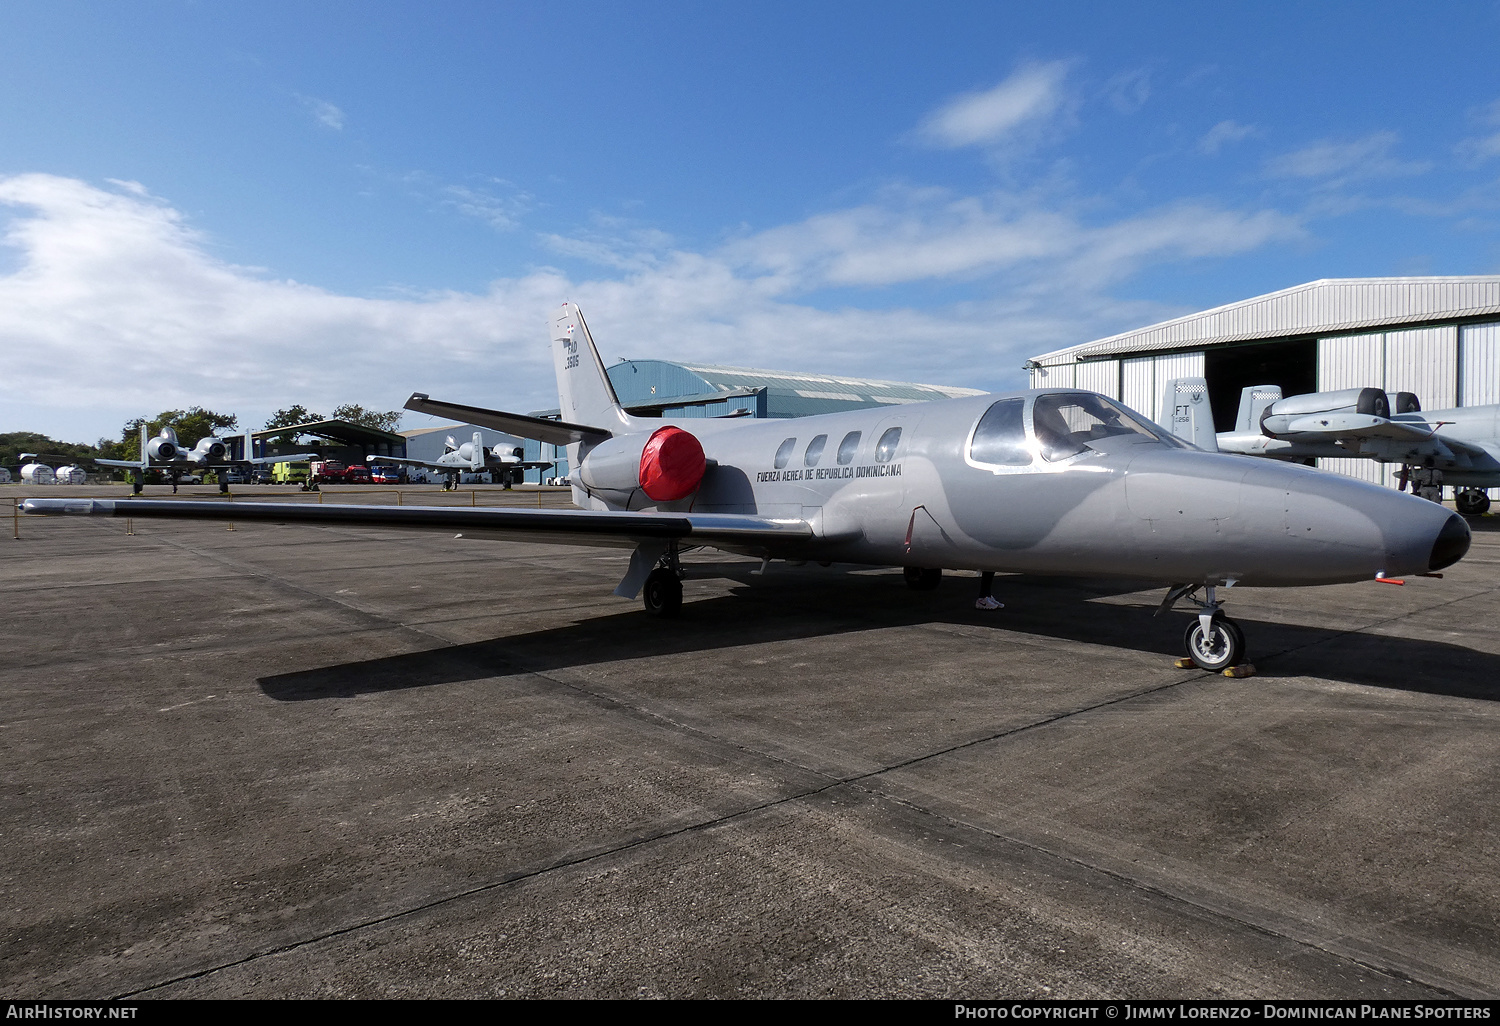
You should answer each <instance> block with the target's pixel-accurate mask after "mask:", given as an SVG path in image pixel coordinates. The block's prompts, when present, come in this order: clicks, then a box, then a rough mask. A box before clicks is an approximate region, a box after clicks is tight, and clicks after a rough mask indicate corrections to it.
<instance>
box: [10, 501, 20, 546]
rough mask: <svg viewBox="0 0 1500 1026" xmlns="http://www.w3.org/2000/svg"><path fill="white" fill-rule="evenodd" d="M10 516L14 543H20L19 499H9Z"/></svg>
mask: <svg viewBox="0 0 1500 1026" xmlns="http://www.w3.org/2000/svg"><path fill="white" fill-rule="evenodd" d="M10 516H11V520H13V521H14V522H15V523H14V525H13V526H14V527H15V532H16V541H20V540H21V500H20V499H11V500H10Z"/></svg>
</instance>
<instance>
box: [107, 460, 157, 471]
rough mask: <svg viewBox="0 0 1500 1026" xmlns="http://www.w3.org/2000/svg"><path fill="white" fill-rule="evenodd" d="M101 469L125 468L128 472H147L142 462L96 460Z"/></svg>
mask: <svg viewBox="0 0 1500 1026" xmlns="http://www.w3.org/2000/svg"><path fill="white" fill-rule="evenodd" d="M94 462H95V463H97V464H99V465H100V466H101V467H124V468H125V469H127V470H147V469H149V468H148V467H147V466H146V464H145V463H144V462H143V461H141V460H95V461H94Z"/></svg>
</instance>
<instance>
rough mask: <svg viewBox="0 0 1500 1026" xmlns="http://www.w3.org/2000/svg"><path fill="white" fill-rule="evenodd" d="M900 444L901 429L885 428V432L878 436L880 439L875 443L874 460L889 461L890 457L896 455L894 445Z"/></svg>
mask: <svg viewBox="0 0 1500 1026" xmlns="http://www.w3.org/2000/svg"><path fill="white" fill-rule="evenodd" d="M900 444H901V429H900V428H898V427H893V428H887V429H886V432H885V434H883V435H881V436H880V441H879V442H876V443H875V462H876V463H889V462H890V461H891V457H892V456H894V455H896V446H898V445H900Z"/></svg>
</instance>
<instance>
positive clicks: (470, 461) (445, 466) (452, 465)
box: [365, 431, 552, 492]
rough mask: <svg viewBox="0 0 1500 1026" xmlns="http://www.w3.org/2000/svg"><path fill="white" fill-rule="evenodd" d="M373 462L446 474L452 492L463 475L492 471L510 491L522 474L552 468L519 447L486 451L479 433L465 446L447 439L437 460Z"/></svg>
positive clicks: (399, 458) (446, 484)
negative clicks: (397, 464)
mask: <svg viewBox="0 0 1500 1026" xmlns="http://www.w3.org/2000/svg"><path fill="white" fill-rule="evenodd" d="M365 459H366V461H367V462H370V463H400V464H403V465H404V466H408V467H421V468H422V469H424V470H430V471H433V472H434V473H438V474H441V475H443V491H445V492H446V491H451V490H452V489H454V488H457V487H458V479H459V477H460V475H463V474H478V473H481V472H483V471H486V470H487V471H489V472H490V473H491V474H493V475H494V477H495V480H496V481H498V482H499V483H500V484H503V485H504V486H505V487H507V488H509V487H510V486H511V485H513V484H520V483H521V480H522V475H523V474H525V473H526V471H528V470H546V469H547V468H548V467H550V466H552V464H551V463H545V462H539V461H536V460H527V459H526V456H525V452H524V450H522V449H520V448H515V449H507V448H506V447H505V446H503V445H497V446H495V447H494V448H492V449H487V448H485V445H484V436H483V435H482V434H480V433H479V432H478V431H476V432H474V440H473V441H472V442H465V443H463V444H462V445H459V444H457V443H456V442H454V440H453V436H452V435H449V436H448V442H447V445H445V446H444V447H443V454H442V455H441V456H439V457H438V458H437V459H436V460H417V459H411V458H409V457H406V456H367V457H365Z"/></svg>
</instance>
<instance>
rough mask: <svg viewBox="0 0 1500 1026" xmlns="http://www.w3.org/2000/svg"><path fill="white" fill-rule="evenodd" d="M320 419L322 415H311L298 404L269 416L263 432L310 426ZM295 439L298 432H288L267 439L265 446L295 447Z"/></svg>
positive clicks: (311, 413) (305, 408) (304, 407)
mask: <svg viewBox="0 0 1500 1026" xmlns="http://www.w3.org/2000/svg"><path fill="white" fill-rule="evenodd" d="M322 419H323V415H322V414H321V413H313V412H311V411H310V410H309V409H308V408H307V407H306V406H303V405H302V404H300V403H299V404H297V405H296V406H292V407H288V408H287V409H285V410H277V411H276V412H275V413H273V414H271V418H270V419H269V420H267V421H266V427H265V430H267V431H273V430H275V429H276V428H284V427H295V426H296V425H298V424H310V423H312V422H314V421H319V420H322ZM297 438H298V432H296V431H288V432H286V433H285V434H280V435H277V436H276V437H274V438H271V439H268V440H267V442H266V444H267V445H296V444H297Z"/></svg>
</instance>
